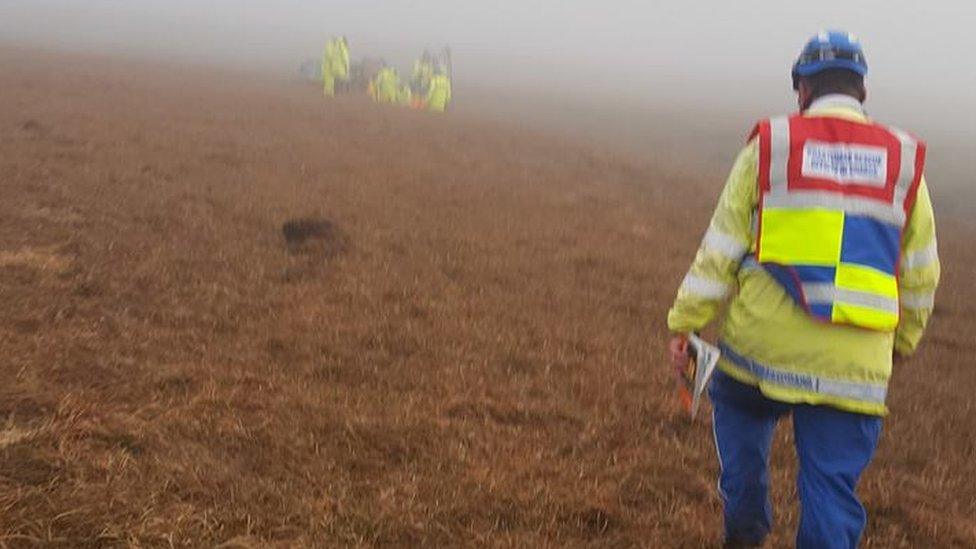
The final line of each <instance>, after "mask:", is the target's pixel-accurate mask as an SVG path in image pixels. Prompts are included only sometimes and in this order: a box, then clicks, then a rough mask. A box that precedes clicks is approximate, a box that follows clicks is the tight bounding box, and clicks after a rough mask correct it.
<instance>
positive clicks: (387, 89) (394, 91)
mask: <svg viewBox="0 0 976 549" xmlns="http://www.w3.org/2000/svg"><path fill="white" fill-rule="evenodd" d="M374 86H375V94H376V97H375V98H376V101H377V102H379V103H396V102H397V96H398V94H399V88H400V77H398V76H397V73H396V71H395V70H393V69H392V68H391V67H383V68H382V69H380V71H379V72H378V73H376V80H375V84H374Z"/></svg>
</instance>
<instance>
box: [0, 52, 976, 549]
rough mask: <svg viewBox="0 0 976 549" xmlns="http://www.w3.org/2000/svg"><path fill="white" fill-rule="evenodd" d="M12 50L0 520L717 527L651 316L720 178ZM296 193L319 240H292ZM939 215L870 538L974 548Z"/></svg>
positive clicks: (487, 540) (1, 56) (788, 523)
mask: <svg viewBox="0 0 976 549" xmlns="http://www.w3.org/2000/svg"><path fill="white" fill-rule="evenodd" d="M0 74H2V75H3V81H4V96H3V102H2V103H0V188H2V199H0V289H2V292H0V348H2V350H3V355H2V356H3V359H2V361H0V378H2V379H3V380H4V383H3V384H0V419H2V420H3V424H2V426H0V545H3V544H8V545H10V546H17V545H19V544H23V545H25V546H30V545H32V544H33V543H44V544H52V543H53V544H58V543H59V544H61V545H62V546H65V547H68V546H70V547H76V546H112V545H126V544H133V545H140V546H164V545H188V546H214V545H217V544H220V543H226V544H227V545H225V546H228V547H231V546H241V547H244V546H253V547H266V546H274V545H278V546H282V547H284V546H292V545H295V544H300V545H312V546H320V545H348V544H353V543H359V544H365V545H405V546H420V545H427V546H432V545H435V546H447V545H472V544H478V545H496V544H497V545H523V546H540V545H547V544H548V545H553V546H566V545H595V546H603V545H608V546H636V545H644V546H655V547H663V546H674V547H700V546H702V545H708V544H715V543H717V541H718V535H719V531H720V522H721V520H720V504H719V501H718V497H717V495H716V493H715V490H714V478H715V475H716V469H717V464H716V462H715V459H714V457H713V450H712V441H711V434H710V432H709V428H708V425H707V421H706V422H705V423H704V424H698V425H690V424H688V423H687V422H686V421H684V420H683V419H682V418H681V416H680V414H679V413H678V411H677V409H676V405H675V402H674V399H673V397H672V386H671V378H670V373H669V372H670V370H669V368H667V367H666V366H665V365H664V361H663V352H662V345H661V343H662V341H663V338H664V335H665V333H664V330H665V327H664V324H663V320H664V316H665V313H666V310H667V307H668V305H669V304H670V300H671V299H672V297H673V293H674V290H675V288H676V286H677V284H678V282H679V281H680V279H681V276H682V274H683V271H684V269H685V268H686V267H687V264H688V262H689V261H690V259H691V255H692V254H693V253H694V249H695V247H696V245H697V240H698V239H699V238H700V235H701V233H702V232H703V229H704V227H705V224H706V220H707V216H708V214H709V209H710V208H711V205H712V203H713V202H714V200H715V198H716V196H717V193H718V191H719V187H718V186H717V184H715V183H714V182H712V183H708V184H705V183H701V182H697V181H693V180H686V179H681V178H678V177H674V176H665V175H662V174H663V173H666V172H664V171H662V170H660V169H658V168H657V167H655V166H654V165H652V164H651V163H652V162H656V161H657V160H655V159H654V158H653V153H650V157H651V158H648V159H645V160H641V161H638V160H636V159H634V158H630V157H627V156H624V155H622V154H617V153H614V152H610V151H605V150H596V149H592V148H588V147H586V146H583V145H579V144H574V143H570V142H567V141H564V140H561V139H560V138H559V137H557V136H552V135H547V134H544V133H533V132H529V131H526V130H519V131H516V130H515V129H513V128H512V127H511V126H510V125H507V124H506V123H504V122H497V121H496V122H490V121H479V120H476V119H474V118H470V117H467V116H450V115H448V116H429V115H426V114H424V113H415V112H410V111H402V110H395V109H386V108H382V107H379V106H375V105H372V104H369V103H367V102H364V101H361V100H359V99H358V98H343V99H340V100H337V101H333V102H325V101H323V100H322V99H321V98H319V97H318V94H317V90H316V89H314V88H311V87H306V86H302V85H299V84H296V83H276V82H268V81H262V80H260V79H257V78H253V77H244V76H239V75H238V76H235V75H231V74H223V73H213V72H208V71H206V70H202V69H199V70H198V69H176V68H172V67H169V68H166V67H153V66H140V65H137V64H135V63H133V62H123V61H113V60H110V59H96V58H80V57H79V58H71V57H63V58H62V57H57V56H54V55H51V54H40V53H29V52H23V51H15V50H6V51H0ZM659 160H660V161H662V162H663V161H664V160H666V159H659ZM307 216H320V217H325V218H328V219H329V220H331V221H332V222H333V223H334V224H335V225H336V227H338V231H337V234H336V235H335V236H334V238H333V242H331V243H327V244H329V245H322V244H318V243H315V244H311V245H306V246H304V247H301V248H300V249H289V248H288V247H286V246H285V243H284V240H283V238H282V236H281V230H280V229H281V225H282V223H283V222H285V221H287V220H289V219H293V218H299V217H307ZM942 229H943V230H942V233H941V235H940V236H941V239H940V242H941V243H942V251H943V255H944V261H945V263H946V277H945V286H944V288H943V290H942V291H941V294H940V299H939V301H940V303H939V312H938V315H937V317H936V318H935V320H934V322H933V333H932V336H931V337H929V338H928V340H927V341H926V344H925V346H924V350H923V351H922V352H921V353H920V355H919V356H918V357H917V358H916V359H914V360H913V361H912V362H910V363H908V364H905V365H903V366H901V367H900V368H899V371H898V373H897V374H896V377H895V382H894V387H893V390H892V398H891V402H890V404H891V407H892V410H893V414H892V417H891V418H890V420H889V421H888V422H887V423H886V428H885V433H884V436H883V442H882V445H881V449H880V452H879V455H878V458H877V460H876V463H875V465H874V466H873V468H872V469H871V470H870V472H869V473H868V474H867V476H866V478H865V479H864V482H863V494H864V498H865V500H866V503H867V505H868V507H869V510H870V511H871V524H870V531H869V532H868V538H867V541H866V545H867V546H868V547H898V546H906V547H908V546H916V547H918V546H930V547H936V546H937V547H949V546H974V545H976V526H974V524H973V522H972V517H973V516H976V486H974V485H973V483H972V479H973V478H974V477H976V459H974V458H976V414H974V411H976V410H974V404H973V399H972V395H973V394H974V392H976V375H974V374H973V370H972V364H969V363H968V360H969V358H970V357H971V355H972V354H973V352H974V351H976V338H974V336H973V332H972V330H973V322H974V321H973V319H974V317H976V305H974V303H973V297H974V290H973V286H972V283H971V281H970V280H969V275H970V274H971V271H972V266H973V265H974V264H976V263H974V261H976V252H974V250H973V249H972V248H971V247H970V246H968V245H967V243H968V242H969V241H970V240H971V239H972V237H973V236H974V235H973V234H971V233H970V232H966V231H963V230H962V229H959V228H958V227H956V225H955V224H954V222H953V221H952V220H945V222H944V223H943V227H942ZM787 431H788V430H787V429H781V431H780V432H779V434H778V436H777V449H776V451H775V456H774V482H775V484H776V486H775V494H774V495H775V499H776V502H777V505H778V508H779V509H780V511H779V526H778V528H777V531H776V534H775V539H774V542H775V544H776V545H777V546H781V545H782V546H788V545H789V544H790V540H791V537H792V534H791V530H792V528H793V527H794V526H795V520H796V512H795V510H794V509H793V507H790V502H791V501H793V499H794V489H793V486H792V475H793V474H794V469H793V466H792V462H793V458H792V455H791V450H790V449H789V448H788V445H789V443H790V441H789V435H788V432H787Z"/></svg>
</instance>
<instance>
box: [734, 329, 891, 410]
mask: <svg viewBox="0 0 976 549" xmlns="http://www.w3.org/2000/svg"><path fill="white" fill-rule="evenodd" d="M719 348H720V349H721V350H722V358H724V359H726V360H728V361H729V362H731V363H732V364H733V365H735V366H737V367H739V368H741V369H743V370H745V371H747V372H749V373H750V374H752V375H754V376H755V377H757V378H759V379H761V380H763V381H768V382H770V383H775V384H777V385H782V386H784V387H792V388H795V389H800V390H804V391H809V392H811V393H817V394H821V395H828V396H834V397H840V398H849V399H851V400H859V401H862V402H873V403H877V404H884V401H885V397H886V396H887V394H888V386H887V384H884V383H867V382H863V383H858V382H855V381H843V380H839V379H827V378H822V377H816V376H813V375H810V374H805V373H800V372H791V371H789V370H786V369H784V368H781V367H777V366H771V365H769V364H762V363H759V362H756V361H755V360H752V359H750V358H746V357H744V356H742V355H740V354H738V353H736V352H735V351H733V350H732V349H731V348H729V346H728V345H726V344H725V343H724V342H720V343H719Z"/></svg>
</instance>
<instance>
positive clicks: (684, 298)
mask: <svg viewBox="0 0 976 549" xmlns="http://www.w3.org/2000/svg"><path fill="white" fill-rule="evenodd" d="M866 73H867V63H866V61H865V58H864V53H863V52H862V50H861V46H860V44H859V43H858V41H857V39H856V38H854V37H853V36H852V35H850V34H847V33H845V32H822V33H820V34H818V35H817V36H814V37H813V38H812V39H811V40H810V41H809V42H808V43H807V44H806V46H805V47H804V48H803V51H802V52H801V53H800V56H799V59H797V61H796V63H795V64H794V65H793V89H794V90H796V92H797V93H798V103H799V106H800V113H799V114H795V115H792V116H783V117H778V118H771V119H769V120H764V121H762V122H760V123H759V124H758V125H757V126H756V127H755V129H754V130H753V131H752V136H751V138H750V140H749V143H748V144H747V145H746V147H745V149H743V150H742V151H741V152H740V153H739V156H738V158H737V159H736V162H735V165H734V167H733V168H732V172H731V174H730V176H729V179H728V182H727V183H726V185H725V189H724V190H723V192H722V195H721V198H720V199H719V204H718V207H717V209H716V211H715V214H714V216H713V217H712V221H711V224H710V225H709V228H708V231H707V233H706V234H705V237H704V239H703V241H702V244H701V247H700V248H699V250H698V254H697V256H696V257H695V261H694V263H693V264H692V266H691V269H690V270H689V272H688V274H687V276H685V278H684V281H683V282H682V283H681V287H680V289H679V290H678V297H677V300H676V301H675V303H674V306H673V307H672V308H671V311H670V312H669V314H668V327H669V329H670V330H671V332H672V333H673V334H675V335H674V336H673V337H672V338H671V340H670V342H669V351H670V354H671V358H672V360H673V361H675V364H679V363H684V361H686V360H687V359H686V357H685V351H686V334H688V333H691V332H696V331H698V330H700V329H702V328H704V327H705V326H706V325H707V324H708V323H709V322H711V321H712V320H713V319H714V318H715V316H716V315H717V313H718V310H719V307H720V305H721V303H722V301H723V300H724V299H725V297H726V296H728V295H729V294H730V293H732V292H731V290H732V288H733V286H736V285H737V287H738V291H737V292H736V293H735V294H734V295H733V297H732V299H731V303H730V305H729V307H728V312H727V313H726V315H725V322H724V326H723V327H722V330H721V340H720V344H719V346H720V347H721V349H722V353H723V356H722V360H721V362H720V364H719V370H718V371H717V372H716V373H715V376H714V378H713V379H712V382H711V386H710V388H709V394H710V396H711V400H712V403H713V418H712V421H713V427H714V431H715V441H716V446H717V451H718V456H719V463H720V466H721V476H720V479H719V487H720V495H721V497H722V500H723V501H724V504H725V512H724V518H725V543H726V547H753V546H758V545H760V544H761V543H762V541H763V540H764V538H765V537H766V535H767V534H768V533H769V531H770V528H771V524H772V509H771V505H770V502H769V499H768V495H767V492H768V488H769V473H768V458H769V450H770V444H771V441H772V436H773V429H774V427H775V425H776V422H777V420H778V419H779V418H781V417H783V416H784V415H786V414H790V413H792V414H793V429H794V438H795V440H796V452H797V457H798V458H799V475H798V478H797V484H798V492H799V497H800V504H801V508H802V510H801V513H800V525H799V532H798V533H797V538H796V543H797V547H800V548H811V547H817V548H833V547H837V548H840V547H845V548H846V547H856V546H857V544H858V542H859V540H860V537H861V533H862V531H863V530H864V526H865V523H866V521H867V516H866V513H865V510H864V507H863V506H862V505H861V503H860V501H859V500H858V498H857V494H856V492H855V489H856V486H857V482H858V478H859V477H860V476H861V473H862V472H863V471H864V468H865V467H866V466H867V464H868V462H870V460H871V457H872V454H873V453H874V450H875V446H876V444H877V442H878V436H879V434H880V432H881V418H882V416H883V415H885V413H886V411H887V410H886V408H885V396H886V393H887V386H888V379H889V377H890V376H891V369H892V359H893V356H892V354H893V352H894V353H895V354H897V355H900V356H906V355H910V354H911V353H912V352H913V351H914V350H915V348H916V346H917V345H918V343H919V340H920V339H921V337H922V332H923V331H924V329H925V325H926V323H927V321H928V318H929V315H930V314H931V312H932V307H933V300H934V293H935V289H936V286H937V285H938V281H939V272H940V267H939V258H938V253H937V250H936V239H935V221H934V218H933V213H932V204H931V202H930V200H929V193H928V190H927V188H926V185H925V179H924V178H923V176H922V174H923V169H924V167H925V144H924V143H922V142H921V141H919V140H918V139H916V138H915V137H913V136H911V135H910V134H908V133H905V132H903V131H901V130H898V129H895V128H892V127H889V126H884V125H881V124H878V123H875V122H872V121H871V120H869V119H868V118H867V116H866V115H865V112H864V109H863V107H862V103H864V100H865V98H866V91H865V88H864V75H865V74H866Z"/></svg>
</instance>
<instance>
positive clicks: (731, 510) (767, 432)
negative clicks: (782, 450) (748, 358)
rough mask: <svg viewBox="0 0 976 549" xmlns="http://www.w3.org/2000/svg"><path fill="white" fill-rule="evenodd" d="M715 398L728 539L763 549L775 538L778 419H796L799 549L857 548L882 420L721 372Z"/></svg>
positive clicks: (711, 390) (712, 393) (714, 380)
mask: <svg viewBox="0 0 976 549" xmlns="http://www.w3.org/2000/svg"><path fill="white" fill-rule="evenodd" d="M709 396H710V397H711V400H712V409H713V418H712V419H713V423H712V424H713V427H714V430H715V445H716V449H717V451H718V457H719V462H720V464H721V467H722V473H721V476H720V478H719V493H720V495H721V496H722V500H723V502H724V503H725V538H726V541H727V542H736V543H740V544H746V545H752V544H756V545H758V544H760V543H762V541H763V539H765V537H766V535H767V534H769V531H770V528H771V527H772V523H773V510H772V506H771V505H770V502H769V495H768V492H769V449H770V446H771V444H772V440H773V429H774V428H775V427H776V423H777V421H778V420H779V419H780V418H781V417H783V416H784V415H786V414H789V413H792V414H793V431H794V439H795V441H796V453H797V457H798V458H799V462H800V463H799V465H800V472H799V475H798V478H797V489H798V492H799V496H800V508H801V509H800V527H799V531H798V532H797V536H796V546H797V547H798V548H799V549H806V548H817V549H833V548H838V549H840V548H853V547H857V544H858V542H859V541H860V539H861V532H863V531H864V526H865V524H866V522H867V514H866V513H865V511H864V507H863V506H862V505H861V502H860V501H859V500H858V498H857V494H856V492H855V489H856V487H857V481H858V478H860V476H861V472H862V471H864V468H865V467H866V466H867V465H868V463H869V462H870V461H871V456H872V455H873V454H874V449H875V447H876V446H877V443H878V436H879V435H880V433H881V418H880V417H877V416H868V415H863V414H854V413H849V412H843V411H840V410H837V409H834V408H829V407H826V406H810V405H793V404H786V403H783V402H778V401H774V400H770V399H768V398H766V397H765V396H763V395H762V393H761V392H759V389H757V388H755V387H752V386H749V385H746V384H743V383H740V382H738V381H736V380H735V379H733V378H732V377H729V376H728V375H726V374H724V373H723V372H721V371H716V372H715V376H714V377H713V378H712V381H711V385H710V387H709Z"/></svg>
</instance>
